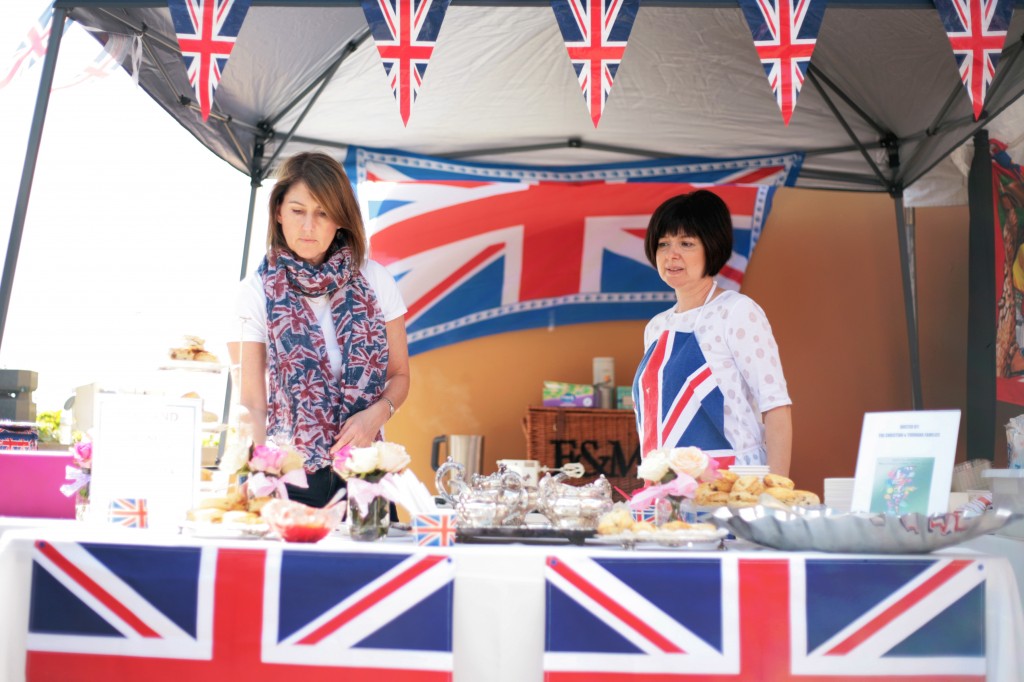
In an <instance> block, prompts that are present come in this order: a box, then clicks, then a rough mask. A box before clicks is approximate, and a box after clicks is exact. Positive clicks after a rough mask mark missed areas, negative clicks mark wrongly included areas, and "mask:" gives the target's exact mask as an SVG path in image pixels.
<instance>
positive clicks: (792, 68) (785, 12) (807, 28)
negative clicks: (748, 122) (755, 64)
mask: <svg viewBox="0 0 1024 682" xmlns="http://www.w3.org/2000/svg"><path fill="white" fill-rule="evenodd" d="M739 3H740V8H741V9H742V10H743V16H744V17H745V18H746V20H747V25H748V26H749V27H750V33H751V35H753V37H754V47H755V48H756V49H757V56H758V57H759V58H760V59H761V65H762V66H763V67H764V73H765V75H766V76H767V77H768V84H769V85H771V88H772V92H773V93H775V101H776V102H778V105H779V109H780V110H781V111H782V121H783V123H785V124H786V125H787V126H788V125H789V119H790V117H791V116H792V115H793V109H794V108H795V107H796V98H797V97H798V96H799V95H800V88H801V86H803V84H804V76H805V75H806V74H807V67H808V66H810V63H811V53H812V52H813V51H814V46H815V44H816V43H817V42H818V31H819V30H820V29H821V20H822V18H824V16H825V0H739Z"/></svg>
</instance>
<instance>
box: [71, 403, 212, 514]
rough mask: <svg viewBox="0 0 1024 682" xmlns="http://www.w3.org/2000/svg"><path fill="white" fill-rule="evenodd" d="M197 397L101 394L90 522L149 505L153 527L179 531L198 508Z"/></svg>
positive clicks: (199, 420)
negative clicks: (114, 510)
mask: <svg viewBox="0 0 1024 682" xmlns="http://www.w3.org/2000/svg"><path fill="white" fill-rule="evenodd" d="M202 414H203V413H202V403H201V401H200V400H198V399H195V398H168V397H166V396H156V395H125V394H117V393H104V394H100V396H99V399H98V400H97V403H96V413H95V422H94V426H93V455H92V460H93V461H92V481H91V482H90V483H89V499H90V501H89V520H90V521H104V520H107V517H108V514H109V512H110V510H111V504H112V503H114V506H115V507H116V506H117V505H118V501H125V500H130V501H134V503H135V504H138V503H139V501H144V506H145V508H146V510H147V511H148V520H147V522H148V524H147V525H148V527H150V528H163V529H174V530H176V529H177V528H178V526H179V525H180V523H181V522H182V521H184V520H185V514H186V512H187V511H188V510H189V509H191V508H192V507H193V506H195V505H194V502H195V500H194V497H195V491H196V487H197V482H198V481H199V469H200V460H201V456H202V448H201V447H200V446H201V438H200V426H201V424H202V419H203V416H202Z"/></svg>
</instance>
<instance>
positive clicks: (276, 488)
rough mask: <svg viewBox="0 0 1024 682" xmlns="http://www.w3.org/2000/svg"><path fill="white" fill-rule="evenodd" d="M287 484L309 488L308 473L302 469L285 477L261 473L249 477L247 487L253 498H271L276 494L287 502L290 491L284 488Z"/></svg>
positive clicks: (290, 472) (294, 470) (295, 470)
mask: <svg viewBox="0 0 1024 682" xmlns="http://www.w3.org/2000/svg"><path fill="white" fill-rule="evenodd" d="M285 483H288V484H290V485H293V486H295V487H296V488H308V487H309V484H308V483H307V482H306V472H305V471H303V470H302V469H293V470H292V471H289V472H288V473H287V474H285V475H283V476H267V475H266V474H265V473H263V472H262V471H260V472H258V473H255V474H253V475H252V476H250V477H249V482H248V483H247V485H248V486H249V492H250V493H251V494H252V496H253V497H270V496H271V495H273V494H274V493H275V492H276V493H277V496H278V497H280V498H281V499H284V500H287V499H288V489H287V488H285V487H284V485H285Z"/></svg>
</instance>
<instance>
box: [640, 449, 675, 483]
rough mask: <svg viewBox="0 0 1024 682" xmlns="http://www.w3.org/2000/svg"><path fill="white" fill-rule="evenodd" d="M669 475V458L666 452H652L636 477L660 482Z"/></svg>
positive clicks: (641, 463)
mask: <svg viewBox="0 0 1024 682" xmlns="http://www.w3.org/2000/svg"><path fill="white" fill-rule="evenodd" d="M667 473H668V457H667V455H666V453H665V451H664V450H651V451H650V452H648V453H647V456H646V457H644V459H643V461H642V462H640V466H639V467H637V470H636V475H637V476H639V477H640V478H642V479H644V480H645V481H654V482H658V481H660V480H661V479H663V478H664V477H665V474H667Z"/></svg>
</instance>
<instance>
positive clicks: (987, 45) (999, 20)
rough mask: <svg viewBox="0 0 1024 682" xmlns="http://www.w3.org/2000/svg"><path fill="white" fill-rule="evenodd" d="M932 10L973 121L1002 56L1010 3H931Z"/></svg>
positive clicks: (993, 0)
mask: <svg viewBox="0 0 1024 682" xmlns="http://www.w3.org/2000/svg"><path fill="white" fill-rule="evenodd" d="M935 9H937V10H938V12H939V18H940V19H942V25H943V27H944V28H945V29H946V35H947V36H949V42H950V44H951V45H952V46H953V56H954V57H956V63H957V66H958V67H959V69H960V80H962V81H963V83H964V88H965V89H966V90H967V94H968V96H969V97H970V98H971V104H972V105H973V107H974V118H975V120H977V119H978V118H979V117H980V116H981V111H982V108H983V107H984V105H985V94H986V93H987V92H988V86H989V85H990V84H991V83H992V78H993V77H995V75H996V66H997V65H998V64H999V55H1000V54H1002V52H1003V44H1004V43H1005V42H1006V32H1007V31H1008V30H1009V28H1010V15H1011V13H1012V12H1013V0H935Z"/></svg>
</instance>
